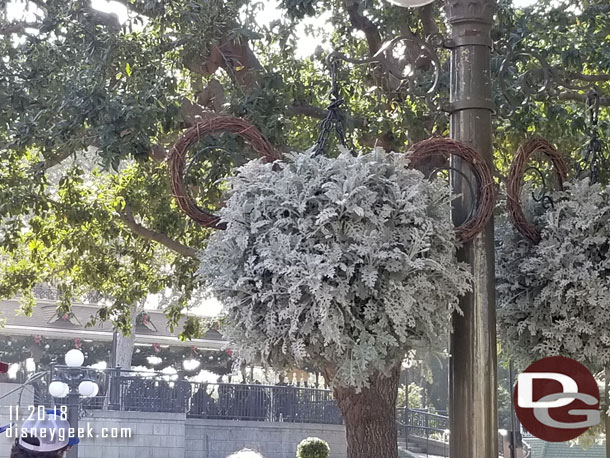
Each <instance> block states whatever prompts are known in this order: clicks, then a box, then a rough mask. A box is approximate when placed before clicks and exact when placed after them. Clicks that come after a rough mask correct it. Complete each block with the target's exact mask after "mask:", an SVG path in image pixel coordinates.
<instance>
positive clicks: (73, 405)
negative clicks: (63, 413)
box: [66, 386, 80, 458]
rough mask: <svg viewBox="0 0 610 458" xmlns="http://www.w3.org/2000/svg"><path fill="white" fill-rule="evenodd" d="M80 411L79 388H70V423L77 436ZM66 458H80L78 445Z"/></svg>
mask: <svg viewBox="0 0 610 458" xmlns="http://www.w3.org/2000/svg"><path fill="white" fill-rule="evenodd" d="M79 410H80V395H79V393H78V386H75V387H70V393H69V394H68V421H69V422H70V426H71V427H72V428H73V429H74V432H75V434H78V417H79ZM66 458H78V445H74V446H73V447H71V448H70V450H68V453H66Z"/></svg>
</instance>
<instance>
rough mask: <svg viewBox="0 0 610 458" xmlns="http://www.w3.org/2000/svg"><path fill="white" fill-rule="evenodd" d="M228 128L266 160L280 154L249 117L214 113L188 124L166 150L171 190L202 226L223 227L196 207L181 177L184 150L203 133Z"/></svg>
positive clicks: (180, 205)
mask: <svg viewBox="0 0 610 458" xmlns="http://www.w3.org/2000/svg"><path fill="white" fill-rule="evenodd" d="M222 132H229V133H232V134H235V135H238V136H239V137H241V138H242V139H244V140H245V141H246V143H248V144H249V145H250V146H251V147H252V149H254V150H255V151H256V152H257V153H258V154H259V155H260V156H261V157H263V158H264V159H265V160H266V161H269V162H272V161H274V160H277V159H279V158H280V154H279V153H278V152H277V151H275V149H274V148H273V146H272V145H271V143H269V141H268V140H267V139H266V138H265V136H264V135H263V134H262V133H261V132H260V131H259V130H258V129H257V128H256V127H255V126H253V125H252V124H250V123H249V122H248V121H245V120H244V119H241V118H236V117H233V116H220V115H215V116H212V117H209V118H207V119H205V120H204V121H201V122H199V123H197V124H195V125H194V126H192V127H190V128H188V129H187V130H186V131H185V132H184V133H183V134H182V136H181V137H180V139H179V140H178V141H177V142H176V144H175V145H174V146H173V148H172V149H171V151H170V154H169V173H170V178H171V186H172V192H173V193H174V198H175V199H176V202H177V203H178V206H179V207H180V208H181V209H182V211H183V212H184V213H186V214H187V215H188V216H190V217H191V218H192V219H193V220H194V221H196V222H198V223H199V224H201V225H202V226H205V227H210V228H214V229H225V225H224V224H223V223H221V222H220V218H219V217H218V216H216V215H214V214H212V213H210V212H209V211H207V210H205V209H203V208H201V207H199V206H198V205H197V203H196V202H195V200H194V199H193V198H192V197H191V196H190V195H189V193H188V191H187V187H186V183H185V181H184V178H185V177H184V172H185V167H186V153H187V151H188V149H189V148H190V147H191V146H192V145H194V144H195V143H197V142H198V141H199V140H200V139H201V138H203V137H205V136H206V135H210V134H214V133H222Z"/></svg>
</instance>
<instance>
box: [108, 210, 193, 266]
mask: <svg viewBox="0 0 610 458" xmlns="http://www.w3.org/2000/svg"><path fill="white" fill-rule="evenodd" d="M119 218H120V219H121V221H123V222H124V223H125V225H126V226H127V227H128V228H129V229H131V231H132V232H134V233H135V234H137V235H139V236H140V237H142V238H144V239H146V240H152V241H154V242H157V243H160V244H161V245H163V246H165V247H166V248H169V249H170V250H172V251H175V252H176V253H178V254H181V255H182V256H186V257H189V258H195V259H196V258H198V256H197V254H198V251H197V250H196V249H194V248H191V247H189V246H186V245H183V244H182V243H180V242H178V241H176V240H174V239H172V238H170V237H168V236H167V235H165V234H162V233H160V232H155V231H153V230H150V229H148V228H146V227H144V226H142V225H141V224H139V223H138V222H137V221H136V220H135V218H134V216H133V211H132V210H131V207H130V206H129V205H127V204H126V205H125V209H124V210H123V211H122V212H121V213H119Z"/></svg>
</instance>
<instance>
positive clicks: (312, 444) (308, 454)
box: [297, 437, 330, 458]
mask: <svg viewBox="0 0 610 458" xmlns="http://www.w3.org/2000/svg"><path fill="white" fill-rule="evenodd" d="M329 453H330V447H329V446H328V443H327V442H326V441H325V440H322V439H320V438H319V437H308V438H307V439H303V440H302V441H301V442H300V443H299V446H298V447H297V458H328V455H329Z"/></svg>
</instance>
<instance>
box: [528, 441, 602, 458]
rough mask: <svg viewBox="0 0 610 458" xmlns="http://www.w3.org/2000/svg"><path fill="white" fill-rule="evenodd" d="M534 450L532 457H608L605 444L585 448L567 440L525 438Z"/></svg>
mask: <svg viewBox="0 0 610 458" xmlns="http://www.w3.org/2000/svg"><path fill="white" fill-rule="evenodd" d="M523 440H524V441H525V442H527V443H528V444H529V445H530V447H531V450H532V455H531V458H606V447H605V446H604V445H599V444H596V445H593V446H592V447H590V448H588V449H586V450H585V449H583V448H582V447H580V446H578V445H574V446H570V444H569V443H567V442H545V441H543V440H540V439H536V438H524V439H523Z"/></svg>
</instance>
